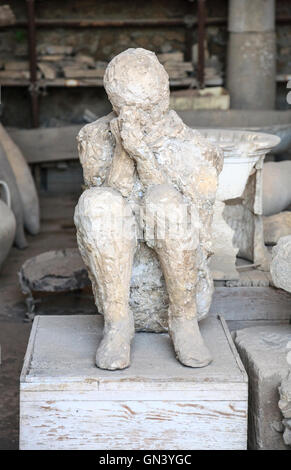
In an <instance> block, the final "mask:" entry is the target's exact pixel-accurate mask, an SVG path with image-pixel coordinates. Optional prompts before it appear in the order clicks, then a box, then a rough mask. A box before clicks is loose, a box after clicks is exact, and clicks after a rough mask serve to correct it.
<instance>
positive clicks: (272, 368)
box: [235, 325, 291, 450]
mask: <svg viewBox="0 0 291 470" xmlns="http://www.w3.org/2000/svg"><path fill="white" fill-rule="evenodd" d="M290 341H291V326H290V325H277V326H256V327H251V328H246V329H243V330H240V331H238V332H237V334H236V339H235V344H236V346H237V349H238V351H239V354H240V357H241V359H242V361H243V363H244V366H245V368H246V371H247V373H248V376H249V425H248V429H249V431H248V441H249V448H250V449H261V450H280V449H281V450H283V449H287V448H288V447H287V446H286V445H285V443H284V441H283V435H282V432H283V426H282V414H281V412H280V409H279V406H278V402H279V398H280V397H279V392H278V387H279V386H280V384H281V382H282V380H283V379H284V378H285V377H286V376H287V374H288V363H287V352H288V350H287V345H288V343H289V342H290Z"/></svg>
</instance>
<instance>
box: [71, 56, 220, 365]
mask: <svg viewBox="0 0 291 470" xmlns="http://www.w3.org/2000/svg"><path fill="white" fill-rule="evenodd" d="M104 86H105V89H106V92H107V94H108V97H109V99H110V101H111V103H112V107H113V111H112V113H110V114H109V115H108V116H105V117H103V118H101V119H98V120H97V121H95V122H93V123H90V124H88V125H86V126H85V127H84V128H83V129H81V131H80V133H79V135H78V143H79V155H80V160H81V163H82V166H83V172H84V180H85V184H86V187H87V189H86V190H85V191H84V192H83V194H82V195H81V197H80V199H79V202H78V205H77V207H76V210H75V217H74V220H75V224H76V228H77V240H78V245H79V249H80V252H81V255H82V258H83V260H84V263H85V265H86V267H87V269H88V273H89V277H90V280H91V282H92V287H93V293H94V296H95V302H96V305H97V308H98V311H99V312H101V313H103V315H104V325H105V326H104V333H103V339H102V341H101V343H100V345H99V347H98V350H97V356H96V364H97V366H98V367H100V368H103V369H110V370H113V369H123V368H125V367H128V366H129V364H130V343H131V340H132V337H133V334H134V318H133V314H132V310H131V308H129V305H130V304H131V303H132V301H133V298H132V297H131V301H129V296H130V283H131V279H134V278H135V277H138V273H139V270H140V272H142V270H143V266H142V264H140V265H137V264H135V266H134V268H133V261H134V255H135V253H136V254H137V256H136V260H137V258H138V257H140V259H141V257H142V256H148V257H151V258H152V260H153V261H152V262H153V263H158V264H159V265H160V267H161V270H162V272H163V276H164V280H165V285H166V289H167V294H168V298H169V306H168V312H167V313H168V326H169V333H170V336H171V338H172V340H173V343H174V349H175V352H176V355H177V357H178V359H179V361H180V362H181V363H182V364H184V365H187V366H190V367H204V366H206V365H208V364H209V363H210V361H211V357H210V354H209V351H208V349H207V347H206V346H205V344H204V342H203V339H202V336H201V334H200V331H199V326H198V315H197V312H199V310H200V311H201V310H202V311H206V313H207V309H208V308H209V306H210V300H211V295H212V291H213V283H212V279H211V275H210V272H209V267H208V258H209V256H210V254H211V238H212V237H211V224H212V216H213V205H214V202H215V198H216V189H217V183H218V175H219V173H220V171H221V169H222V164H223V157H222V152H221V151H220V150H219V149H218V148H216V147H215V146H214V145H212V144H211V143H209V142H208V141H207V140H206V139H205V138H204V137H203V136H202V135H200V134H199V133H198V132H197V131H195V130H193V129H190V128H189V127H187V126H186V125H185V124H184V123H183V121H182V120H181V119H180V118H179V117H178V115H177V114H176V113H175V112H174V111H169V77H168V75H167V73H166V71H165V69H164V68H163V66H162V65H161V64H160V63H159V61H158V60H157V58H156V56H155V54H154V53H152V52H150V51H146V50H144V49H140V48H139V49H128V50H127V51H125V52H123V53H121V54H119V55H118V56H116V57H115V58H114V59H113V60H112V61H111V62H110V63H109V65H108V67H107V69H106V72H105V76H104ZM145 253H147V255H145ZM143 281H144V283H146V278H144V279H143Z"/></svg>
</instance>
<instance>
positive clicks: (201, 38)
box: [197, 0, 206, 88]
mask: <svg viewBox="0 0 291 470" xmlns="http://www.w3.org/2000/svg"><path fill="white" fill-rule="evenodd" d="M205 2H206V0H198V5H197V19H198V68H197V78H198V86H199V88H204V86H205V57H204V42H205V23H206V7H205Z"/></svg>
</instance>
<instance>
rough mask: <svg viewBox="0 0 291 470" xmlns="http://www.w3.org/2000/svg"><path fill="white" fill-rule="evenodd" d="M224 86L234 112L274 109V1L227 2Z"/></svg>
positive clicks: (239, 0) (246, 0) (247, 0)
mask: <svg viewBox="0 0 291 470" xmlns="http://www.w3.org/2000/svg"><path fill="white" fill-rule="evenodd" d="M228 30H229V42H228V64H227V87H228V90H229V92H230V98H231V107H232V108H234V109H273V108H274V106H275V93H276V37H275V1H274V0H244V1H242V0H230V1H229V18H228Z"/></svg>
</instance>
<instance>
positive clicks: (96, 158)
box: [77, 112, 115, 187]
mask: <svg viewBox="0 0 291 470" xmlns="http://www.w3.org/2000/svg"><path fill="white" fill-rule="evenodd" d="M114 117H115V115H114V113H113V112H112V113H110V114H108V115H107V116H103V117H102V118H100V119H97V121H94V122H92V123H90V124H86V126H84V127H82V129H81V130H80V132H79V134H78V136H77V142H78V151H79V158H80V162H81V165H82V167H83V175H84V182H85V185H86V186H87V187H90V186H101V185H102V184H103V183H104V182H105V180H106V178H107V176H108V173H109V170H110V168H111V165H112V159H113V153H114V147H115V140H114V137H113V136H112V134H111V131H110V121H111V120H112V119H113V118H114Z"/></svg>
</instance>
